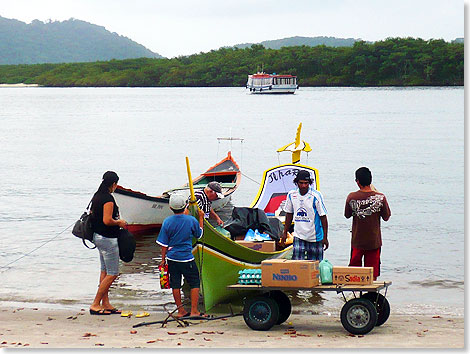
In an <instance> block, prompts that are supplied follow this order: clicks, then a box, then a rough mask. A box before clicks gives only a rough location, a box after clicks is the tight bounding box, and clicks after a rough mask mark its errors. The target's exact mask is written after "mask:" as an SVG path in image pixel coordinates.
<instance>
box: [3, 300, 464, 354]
mask: <svg viewBox="0 0 470 354" xmlns="http://www.w3.org/2000/svg"><path fill="white" fill-rule="evenodd" d="M135 314H136V312H134V315H135ZM165 317H166V315H165V314H163V313H151V314H150V316H149V317H144V318H136V317H135V316H132V317H130V318H126V317H121V316H119V315H109V316H91V315H90V314H89V313H88V310H87V309H82V310H80V311H78V312H77V311H72V310H49V309H32V308H24V309H23V308H0V323H1V324H2V325H1V328H0V348H19V347H29V348H96V347H101V348H263V349H266V348H290V349H292V348H463V347H464V325H465V323H464V318H463V317H453V318H451V317H443V316H409V317H408V316H399V315H393V313H392V315H391V316H390V318H389V319H388V321H387V322H386V323H385V324H383V325H382V326H380V327H375V328H374V329H373V330H372V331H371V332H369V333H368V334H366V335H364V336H359V335H351V334H349V333H348V332H347V331H346V330H344V328H343V327H342V325H341V322H340V320H339V318H338V317H337V316H326V315H297V314H293V315H291V316H290V317H289V319H288V320H287V321H286V322H285V323H283V324H281V325H279V326H274V327H273V328H272V329H271V330H269V331H253V330H251V329H250V328H248V327H247V326H246V324H245V322H244V320H243V317H242V316H236V317H230V318H227V319H217V320H212V321H197V320H191V321H190V323H191V325H189V326H187V327H178V324H177V323H176V322H169V323H168V324H167V325H166V326H165V327H163V328H162V327H161V324H154V325H149V326H141V327H137V328H133V327H132V326H133V325H135V324H138V323H142V322H152V321H159V320H163V319H165Z"/></svg>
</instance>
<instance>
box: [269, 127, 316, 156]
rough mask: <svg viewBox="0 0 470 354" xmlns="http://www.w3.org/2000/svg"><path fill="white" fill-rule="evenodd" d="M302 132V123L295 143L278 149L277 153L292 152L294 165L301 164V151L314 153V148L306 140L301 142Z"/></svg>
mask: <svg viewBox="0 0 470 354" xmlns="http://www.w3.org/2000/svg"><path fill="white" fill-rule="evenodd" d="M301 130H302V123H300V124H299V127H298V128H297V133H296V135H295V140H294V142H293V143H290V144H287V145H285V146H283V147H281V148H279V149H277V152H283V151H290V152H291V153H292V163H293V164H296V163H299V162H300V153H301V151H305V152H307V153H308V152H310V151H312V148H311V147H310V145H309V143H307V142H306V141H305V140H302V141H300V131H301Z"/></svg>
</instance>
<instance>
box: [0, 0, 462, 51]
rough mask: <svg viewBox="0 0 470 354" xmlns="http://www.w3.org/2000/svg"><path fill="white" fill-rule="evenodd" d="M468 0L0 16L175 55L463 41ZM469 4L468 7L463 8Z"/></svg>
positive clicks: (6, 2) (125, 3) (176, 5)
mask: <svg viewBox="0 0 470 354" xmlns="http://www.w3.org/2000/svg"><path fill="white" fill-rule="evenodd" d="M464 3H465V4H468V0H465V1H462V0H460V1H457V0H388V1H385V0H280V1H274V0H235V1H232V0H166V1H161V0H41V1H37V0H2V1H1V2H0V16H2V17H6V18H13V19H17V20H20V21H23V22H26V23H30V22H31V21H32V20H34V19H38V20H41V21H47V20H49V19H51V20H53V21H63V20H68V19H70V18H75V19H79V20H83V21H87V22H90V23H93V24H96V25H100V26H104V27H105V28H106V29H107V30H109V31H111V32H116V33H118V34H120V35H123V36H126V37H129V38H130V39H132V40H134V41H136V42H138V43H140V44H142V45H144V46H145V47H147V48H148V49H150V50H152V51H153V52H156V53H159V54H161V55H163V56H165V57H175V56H179V55H188V54H194V53H199V52H207V51H210V50H211V49H218V48H220V47H222V46H230V45H235V44H239V43H247V42H249V43H256V42H261V41H264V40H270V39H280V38H286V37H293V36H303V37H315V36H331V37H340V38H361V39H363V40H367V41H377V40H382V39H385V38H387V37H414V38H418V37H419V38H423V39H430V38H436V39H437V38H442V39H445V40H446V41H450V40H452V39H455V38H457V37H463V36H464ZM466 6H468V5H466Z"/></svg>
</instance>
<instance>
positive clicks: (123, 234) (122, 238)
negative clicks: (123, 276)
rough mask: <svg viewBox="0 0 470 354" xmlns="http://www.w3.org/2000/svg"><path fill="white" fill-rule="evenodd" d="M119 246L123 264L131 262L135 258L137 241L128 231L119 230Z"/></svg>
mask: <svg viewBox="0 0 470 354" xmlns="http://www.w3.org/2000/svg"><path fill="white" fill-rule="evenodd" d="M117 239H118V246H119V258H121V260H122V261H123V262H126V263H128V262H130V261H132V259H133V258H134V252H135V239H134V235H132V234H131V233H130V232H129V231H128V230H126V229H119V231H118V234H117Z"/></svg>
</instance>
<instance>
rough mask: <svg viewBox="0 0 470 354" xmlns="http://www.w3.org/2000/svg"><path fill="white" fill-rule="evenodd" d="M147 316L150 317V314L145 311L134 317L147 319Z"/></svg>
mask: <svg viewBox="0 0 470 354" xmlns="http://www.w3.org/2000/svg"><path fill="white" fill-rule="evenodd" d="M148 316H150V314H149V313H148V312H145V311H143V312H139V313H138V314H137V315H135V317H137V318H141V317H148Z"/></svg>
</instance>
